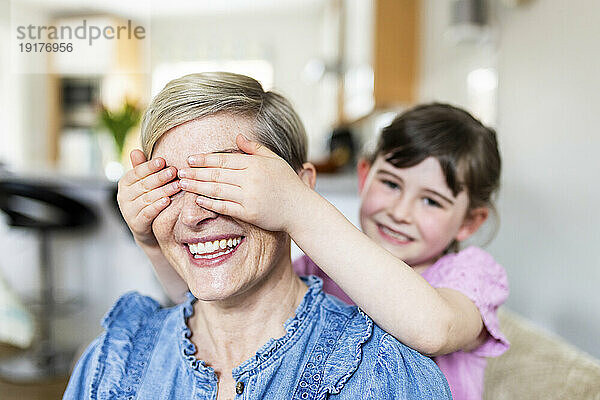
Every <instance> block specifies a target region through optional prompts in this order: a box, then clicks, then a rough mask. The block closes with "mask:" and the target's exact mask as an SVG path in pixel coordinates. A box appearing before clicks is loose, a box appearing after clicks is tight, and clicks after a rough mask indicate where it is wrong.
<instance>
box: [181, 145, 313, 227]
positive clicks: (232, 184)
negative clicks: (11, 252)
mask: <svg viewBox="0 0 600 400" xmlns="http://www.w3.org/2000/svg"><path fill="white" fill-rule="evenodd" d="M236 142H237V145H238V147H239V148H240V150H241V151H243V152H244V153H245V154H240V153H210V154H197V155H193V156H190V157H189V158H188V164H189V165H190V167H191V168H184V169H180V170H179V178H181V181H180V184H181V188H182V190H185V191H188V192H192V193H196V194H198V195H199V196H198V198H197V203H198V205H200V206H201V207H204V208H206V209H209V210H212V211H215V212H217V213H219V214H225V215H229V216H231V217H234V218H237V219H240V220H242V221H245V222H248V223H250V224H253V225H256V226H259V227H261V228H262V229H266V230H269V231H285V232H288V233H289V231H290V228H291V224H293V222H292V221H294V218H295V216H294V215H293V212H294V211H295V210H296V209H297V208H295V205H297V204H302V203H301V202H302V201H303V200H302V199H303V198H305V197H304V196H306V195H307V193H308V192H312V190H309V186H307V184H305V183H304V182H303V181H302V180H301V179H300V177H299V176H298V174H297V173H296V172H295V171H294V170H293V169H292V167H290V165H289V164H288V163H287V162H285V161H284V160H283V159H282V158H281V157H279V156H278V155H277V154H275V153H273V152H272V151H271V150H269V149H268V148H267V147H265V146H263V145H261V144H260V143H257V142H253V141H250V140H248V139H246V138H245V137H244V136H243V135H238V136H237V138H236ZM299 202H300V203H299Z"/></svg>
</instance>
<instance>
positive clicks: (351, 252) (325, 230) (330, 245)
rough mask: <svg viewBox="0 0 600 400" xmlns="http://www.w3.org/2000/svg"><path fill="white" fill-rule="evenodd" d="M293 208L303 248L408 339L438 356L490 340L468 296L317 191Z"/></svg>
mask: <svg viewBox="0 0 600 400" xmlns="http://www.w3.org/2000/svg"><path fill="white" fill-rule="evenodd" d="M291 211H294V213H293V218H292V221H293V223H291V224H290V231H289V234H290V236H291V237H292V239H293V240H294V242H296V244H297V245H298V247H300V248H301V249H302V250H303V251H304V253H305V254H306V255H308V256H309V257H310V258H311V259H312V260H313V261H314V262H315V263H316V264H317V265H318V266H319V267H320V268H321V269H322V270H323V271H324V272H325V273H326V274H327V275H329V277H330V278H331V279H333V280H334V281H335V282H336V283H337V284H338V285H339V286H340V287H341V288H342V289H343V290H344V292H346V294H348V296H350V298H351V299H352V300H354V302H355V303H356V304H357V305H358V306H359V307H361V308H362V309H363V310H364V311H365V312H366V313H367V314H368V315H369V316H370V317H371V318H373V320H374V321H375V322H376V323H377V324H378V325H379V326H380V327H381V328H383V329H384V330H385V331H387V332H389V333H390V334H392V335H393V336H395V337H396V338H397V339H398V340H400V341H401V342H403V343H404V344H406V345H408V346H410V347H412V348H414V349H416V350H418V351H419V352H422V353H424V354H427V355H431V356H435V355H441V354H447V353H451V352H454V351H457V350H471V349H474V348H476V347H478V346H479V345H480V344H481V343H482V341H483V340H484V339H485V333H486V331H485V330H484V329H483V322H482V319H481V314H480V312H479V310H478V308H477V307H476V306H475V304H474V303H473V302H472V301H471V300H470V299H469V298H468V297H467V296H465V295H464V294H462V293H460V292H459V291H456V290H452V289H445V288H440V289H435V288H433V287H432V286H431V285H429V283H428V282H427V281H426V280H425V279H423V278H422V277H421V275H419V274H418V273H417V272H415V271H414V270H413V269H412V268H411V267H410V266H408V265H407V264H406V263H404V262H403V261H401V260H400V259H398V258H396V257H395V256H394V255H392V254H391V253H389V252H388V251H387V250H385V249H384V248H382V247H380V246H379V245H378V244H376V243H375V242H373V241H372V240H371V239H370V238H369V237H368V236H366V235H365V234H364V233H363V232H361V231H360V230H359V229H357V228H356V227H355V226H354V225H353V224H352V223H350V222H349V221H348V220H347V219H346V218H345V217H344V216H343V215H342V214H341V213H340V212H339V211H338V210H337V209H336V208H335V207H334V206H333V205H331V204H330V203H329V202H328V201H327V200H325V199H323V198H322V197H321V196H319V195H318V194H317V193H316V192H314V191H310V192H307V193H306V194H305V196H303V197H302V199H299V200H298V202H297V207H296V208H294V209H292V210H291ZM307 216H310V217H307Z"/></svg>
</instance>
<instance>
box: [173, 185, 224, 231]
mask: <svg viewBox="0 0 600 400" xmlns="http://www.w3.org/2000/svg"><path fill="white" fill-rule="evenodd" d="M197 197H198V195H196V194H194V193H189V192H186V193H183V199H182V201H183V205H182V206H181V211H180V213H179V220H180V221H181V222H182V223H183V224H184V225H186V226H188V227H190V228H196V227H197V226H198V225H200V224H201V223H202V222H204V221H207V220H209V219H214V218H217V217H218V216H219V214H218V213H216V212H214V211H211V210H207V209H206V208H202V207H200V206H199V205H198V203H196V198H197Z"/></svg>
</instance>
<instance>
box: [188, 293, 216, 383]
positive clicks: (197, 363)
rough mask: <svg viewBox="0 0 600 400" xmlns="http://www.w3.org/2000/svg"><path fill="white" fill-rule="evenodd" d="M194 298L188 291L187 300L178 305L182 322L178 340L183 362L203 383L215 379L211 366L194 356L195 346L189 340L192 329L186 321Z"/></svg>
mask: <svg viewBox="0 0 600 400" xmlns="http://www.w3.org/2000/svg"><path fill="white" fill-rule="evenodd" d="M196 300H197V299H196V298H195V297H194V295H193V294H192V293H190V292H188V293H187V300H186V301H185V303H183V304H182V305H181V306H180V307H181V318H180V321H182V322H183V326H182V327H181V341H180V342H179V343H180V346H179V347H180V349H181V355H182V357H183V360H184V362H185V363H186V364H187V365H188V366H189V367H190V368H191V369H192V371H194V372H195V375H196V378H197V379H199V380H200V381H201V382H203V383H212V382H213V381H216V374H215V370H214V369H213V368H212V367H209V366H207V365H206V363H205V362H204V361H203V360H200V359H198V358H196V356H195V354H196V346H195V345H194V343H192V341H191V340H190V337H191V336H192V331H191V330H190V328H189V327H188V324H187V323H188V320H189V318H190V317H191V316H192V315H194V303H195V302H196Z"/></svg>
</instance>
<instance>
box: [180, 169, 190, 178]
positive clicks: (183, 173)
mask: <svg viewBox="0 0 600 400" xmlns="http://www.w3.org/2000/svg"><path fill="white" fill-rule="evenodd" d="M187 176H188V173H187V171H186V170H183V169H180V170H179V177H180V178H186V177H187Z"/></svg>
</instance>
